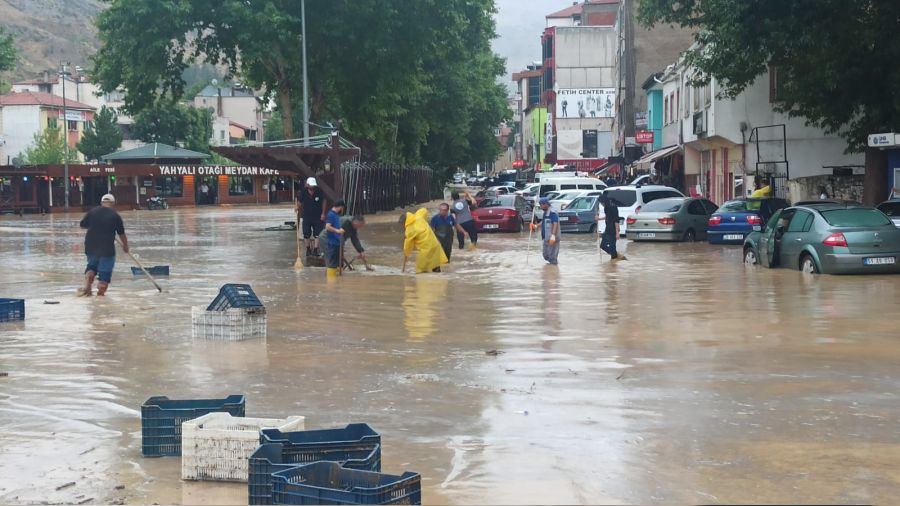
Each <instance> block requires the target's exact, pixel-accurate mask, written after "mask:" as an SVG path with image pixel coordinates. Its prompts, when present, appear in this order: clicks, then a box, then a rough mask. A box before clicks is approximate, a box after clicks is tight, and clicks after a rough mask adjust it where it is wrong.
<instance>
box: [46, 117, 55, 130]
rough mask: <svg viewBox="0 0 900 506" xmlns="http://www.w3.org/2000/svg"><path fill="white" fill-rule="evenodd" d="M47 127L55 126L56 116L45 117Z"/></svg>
mask: <svg viewBox="0 0 900 506" xmlns="http://www.w3.org/2000/svg"><path fill="white" fill-rule="evenodd" d="M47 128H56V118H47Z"/></svg>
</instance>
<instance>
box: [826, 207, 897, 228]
mask: <svg viewBox="0 0 900 506" xmlns="http://www.w3.org/2000/svg"><path fill="white" fill-rule="evenodd" d="M822 216H823V217H824V218H825V221H827V222H828V224H829V225H831V226H832V227H883V226H885V225H891V221H890V220H889V219H887V217H886V216H885V215H884V213H882V212H880V211H878V210H877V209H871V208H868V209H867V208H864V207H856V208H852V209H832V210H829V211H822Z"/></svg>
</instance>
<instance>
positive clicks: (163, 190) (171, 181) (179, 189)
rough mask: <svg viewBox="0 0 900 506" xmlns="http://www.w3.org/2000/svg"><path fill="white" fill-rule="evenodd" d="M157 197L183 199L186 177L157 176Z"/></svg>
mask: <svg viewBox="0 0 900 506" xmlns="http://www.w3.org/2000/svg"><path fill="white" fill-rule="evenodd" d="M156 195H157V196H160V197H183V196H184V177H182V176H156Z"/></svg>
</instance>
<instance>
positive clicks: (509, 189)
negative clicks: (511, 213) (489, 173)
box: [487, 186, 518, 195]
mask: <svg viewBox="0 0 900 506" xmlns="http://www.w3.org/2000/svg"><path fill="white" fill-rule="evenodd" d="M487 191H491V192H496V194H497V195H515V194H516V191H518V190H517V189H516V187H515V186H491V187H490V188H488V189H487Z"/></svg>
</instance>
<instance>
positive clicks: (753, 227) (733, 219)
mask: <svg viewBox="0 0 900 506" xmlns="http://www.w3.org/2000/svg"><path fill="white" fill-rule="evenodd" d="M787 206H788V203H787V201H786V200H784V199H779V198H774V197H766V198H749V199H737V200H730V201H728V202H725V203H724V204H722V207H720V208H719V209H718V210H717V211H716V212H715V213H714V214H713V215H712V216H710V218H709V229H708V234H709V235H708V237H709V242H710V244H743V243H744V239H746V238H747V236H748V235H750V233H751V232H758V231H760V230H762V228H763V227H764V226H765V225H766V223H767V222H768V221H769V218H771V217H772V215H773V214H774V213H775V212H776V211H778V210H779V209H784V208H785V207H787Z"/></svg>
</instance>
